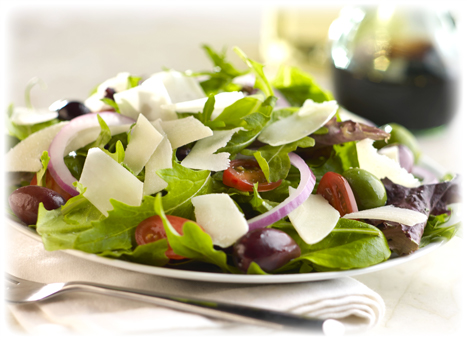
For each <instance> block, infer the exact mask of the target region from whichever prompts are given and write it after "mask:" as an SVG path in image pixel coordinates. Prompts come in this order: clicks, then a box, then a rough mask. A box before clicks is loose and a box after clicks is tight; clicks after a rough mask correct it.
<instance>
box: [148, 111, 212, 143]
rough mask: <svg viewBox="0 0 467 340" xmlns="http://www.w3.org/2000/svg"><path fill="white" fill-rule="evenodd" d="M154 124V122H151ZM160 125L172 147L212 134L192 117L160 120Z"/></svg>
mask: <svg viewBox="0 0 467 340" xmlns="http://www.w3.org/2000/svg"><path fill="white" fill-rule="evenodd" d="M153 124H154V122H153ZM160 126H161V127H162V129H163V130H164V132H165V133H166V134H167V138H168V139H169V141H170V144H171V145H172V149H177V148H179V147H181V146H183V145H186V144H188V143H191V142H194V141H197V140H199V139H202V138H205V137H209V136H212V130H211V129H210V128H208V127H207V126H205V125H204V124H203V123H201V122H200V121H199V120H198V119H196V118H194V117H191V116H189V117H186V118H182V119H175V120H167V121H161V122H160Z"/></svg>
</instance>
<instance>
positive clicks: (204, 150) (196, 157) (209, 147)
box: [181, 128, 242, 171]
mask: <svg viewBox="0 0 467 340" xmlns="http://www.w3.org/2000/svg"><path fill="white" fill-rule="evenodd" d="M239 130H242V128H235V129H232V130H221V131H213V135H212V136H210V137H206V138H204V139H202V140H200V141H198V142H196V144H195V146H194V147H193V148H192V149H191V151H190V153H189V154H188V155H187V156H186V157H185V158H184V159H183V161H182V162H181V164H182V165H183V166H184V167H187V168H190V169H198V170H211V171H222V170H225V169H227V168H228V167H229V165H230V159H229V157H230V153H228V152H220V153H216V154H215V152H216V151H217V150H218V149H220V148H222V147H224V146H226V145H227V143H228V142H229V140H230V139H231V138H232V136H233V135H234V134H235V133H236V132H238V131H239Z"/></svg>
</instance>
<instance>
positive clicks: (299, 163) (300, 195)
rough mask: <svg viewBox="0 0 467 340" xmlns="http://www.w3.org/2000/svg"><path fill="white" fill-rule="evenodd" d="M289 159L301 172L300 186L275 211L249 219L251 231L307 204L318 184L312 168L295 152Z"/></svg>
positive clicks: (265, 225) (290, 154)
mask: <svg viewBox="0 0 467 340" xmlns="http://www.w3.org/2000/svg"><path fill="white" fill-rule="evenodd" d="M289 158H290V163H291V164H292V165H293V166H295V167H296V168H297V169H298V170H299V171H300V184H299V185H298V187H297V190H295V192H294V193H293V194H291V195H290V196H289V197H288V198H287V199H286V200H284V201H283V202H282V203H281V204H279V205H277V206H276V207H274V208H273V209H271V210H269V211H268V212H266V213H264V214H261V215H259V216H256V217H254V218H252V219H249V220H248V221H247V222H248V226H249V229H250V230H254V229H259V228H264V227H267V226H268V225H271V224H273V223H274V222H277V221H279V220H280V219H282V218H284V217H285V216H287V215H288V214H289V213H291V212H292V211H293V210H295V208H297V207H298V206H300V205H301V204H302V203H303V202H305V200H306V199H307V198H308V196H310V194H311V193H312V191H313V188H314V186H315V184H316V177H315V175H314V174H313V172H312V171H311V169H310V167H309V166H308V165H307V164H306V163H305V161H304V160H303V159H302V158H301V157H300V156H298V155H296V154H295V153H293V152H291V153H289Z"/></svg>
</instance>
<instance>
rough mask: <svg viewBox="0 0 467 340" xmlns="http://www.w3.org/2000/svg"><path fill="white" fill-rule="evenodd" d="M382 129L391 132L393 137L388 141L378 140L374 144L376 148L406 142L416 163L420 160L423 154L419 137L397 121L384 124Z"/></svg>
mask: <svg viewBox="0 0 467 340" xmlns="http://www.w3.org/2000/svg"><path fill="white" fill-rule="evenodd" d="M380 129H381V130H384V131H386V132H388V133H390V134H391V137H390V138H389V140H388V142H387V143H386V142H385V141H382V140H380V141H376V142H375V143H374V144H373V145H374V147H375V148H377V149H381V148H382V147H384V146H386V145H388V144H393V143H399V144H404V145H405V146H407V147H408V148H409V149H410V150H411V151H412V153H413V155H414V160H415V163H416V162H417V161H418V158H419V157H420V154H421V151H420V147H419V146H418V142H417V139H416V138H415V136H414V135H413V134H412V133H411V132H410V131H409V130H407V129H406V128H405V127H403V126H402V125H399V124H396V123H390V124H386V125H383V126H381V127H380Z"/></svg>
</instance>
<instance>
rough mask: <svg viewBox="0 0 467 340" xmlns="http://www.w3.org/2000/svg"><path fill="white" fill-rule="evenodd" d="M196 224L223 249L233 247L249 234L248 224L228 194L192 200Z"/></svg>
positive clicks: (205, 196)
mask: <svg viewBox="0 0 467 340" xmlns="http://www.w3.org/2000/svg"><path fill="white" fill-rule="evenodd" d="M191 202H192V203H193V206H194V207H195V216H196V223H198V224H199V225H200V226H201V227H203V229H204V231H206V233H207V234H209V236H211V238H212V243H213V244H214V245H217V246H219V247H222V248H227V247H230V246H231V245H233V244H234V243H235V242H236V241H237V240H238V239H239V238H240V237H242V236H243V235H245V234H246V233H247V232H248V223H247V222H246V219H245V217H244V216H243V214H242V213H241V212H240V211H239V210H238V208H237V206H236V205H235V203H234V201H233V200H232V199H231V198H230V196H229V195H227V194H208V195H201V196H196V197H193V198H192V199H191Z"/></svg>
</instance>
